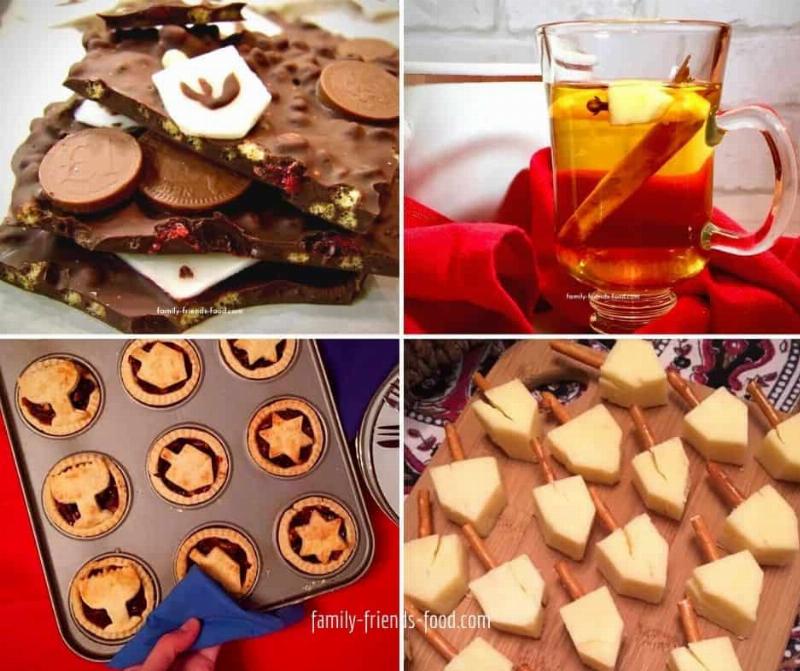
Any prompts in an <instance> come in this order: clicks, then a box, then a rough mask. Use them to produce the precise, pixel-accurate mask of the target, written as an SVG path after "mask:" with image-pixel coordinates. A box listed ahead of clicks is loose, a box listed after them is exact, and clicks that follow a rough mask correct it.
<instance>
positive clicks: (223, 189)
mask: <svg viewBox="0 0 800 671" xmlns="http://www.w3.org/2000/svg"><path fill="white" fill-rule="evenodd" d="M139 143H140V145H141V147H142V151H143V152H144V170H143V172H142V179H141V182H140V184H139V190H140V191H141V192H142V193H143V194H144V195H145V196H147V197H148V198H149V199H150V200H152V201H153V202H155V203H156V205H159V206H161V207H163V208H166V209H168V210H175V211H178V212H198V211H202V210H210V209H213V208H217V207H220V206H222V205H225V204H226V203H230V202H231V201H233V200H236V199H237V198H238V197H239V196H241V195H242V194H243V193H244V192H245V191H246V190H247V187H248V186H250V180H249V179H247V178H246V177H242V176H241V175H237V174H236V173H234V172H231V171H230V170H225V169H224V168H218V167H217V166H216V165H214V164H213V163H210V162H209V161H206V160H205V159H203V158H201V157H199V156H198V155H197V154H195V153H194V152H191V151H189V150H188V149H183V148H182V147H179V146H178V145H176V144H174V143H172V142H169V141H168V140H164V139H162V138H160V137H159V136H158V135H156V134H155V133H153V132H152V131H148V132H147V133H145V134H144V135H142V137H140V138H139Z"/></svg>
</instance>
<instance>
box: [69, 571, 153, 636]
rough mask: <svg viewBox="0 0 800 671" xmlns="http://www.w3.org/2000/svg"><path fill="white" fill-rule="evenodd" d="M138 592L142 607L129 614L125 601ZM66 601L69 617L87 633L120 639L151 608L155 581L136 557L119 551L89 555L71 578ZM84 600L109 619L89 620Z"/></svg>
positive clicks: (141, 621) (135, 628) (131, 632)
mask: <svg viewBox="0 0 800 671" xmlns="http://www.w3.org/2000/svg"><path fill="white" fill-rule="evenodd" d="M140 593H141V594H142V597H141V598H143V604H144V605H143V608H142V610H141V612H140V613H138V612H137V613H136V614H131V613H130V610H129V608H128V605H127V604H128V603H129V602H130V601H131V600H132V599H134V598H135V597H138V596H139V594H140ZM69 603H70V611H71V613H72V617H73V619H74V620H75V622H77V623H78V625H79V626H80V627H81V628H82V629H83V630H85V631H86V632H87V633H89V634H91V635H92V636H95V637H97V638H99V639H102V640H105V641H121V640H123V639H126V638H130V637H131V636H133V635H134V634H135V633H136V632H137V631H138V630H139V629H140V628H141V626H142V625H143V624H144V622H145V620H146V619H147V617H148V616H149V615H150V613H151V612H152V611H153V609H154V608H155V606H156V588H155V583H154V581H153V578H152V577H151V575H150V572H149V571H148V570H147V569H146V568H145V566H144V564H143V563H141V562H140V561H138V560H134V559H131V558H129V557H124V556H122V555H112V556H107V557H102V558H100V559H92V560H90V561H88V562H86V564H84V565H83V566H82V567H81V569H80V570H79V571H78V573H77V574H76V575H75V577H74V578H73V579H72V583H71V584H70V588H69ZM84 604H85V605H86V606H88V607H89V608H91V609H93V610H105V611H106V614H107V616H108V619H109V620H110V623H109V624H108V625H106V626H104V627H101V626H99V625H98V624H97V623H95V622H92V621H91V620H90V619H89V618H88V617H87V614H86V611H85V610H84V607H83V606H84Z"/></svg>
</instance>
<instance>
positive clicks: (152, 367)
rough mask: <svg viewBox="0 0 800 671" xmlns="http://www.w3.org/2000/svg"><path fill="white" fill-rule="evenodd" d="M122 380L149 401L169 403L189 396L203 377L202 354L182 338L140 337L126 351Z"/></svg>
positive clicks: (141, 397)
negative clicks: (147, 338) (201, 367)
mask: <svg viewBox="0 0 800 671" xmlns="http://www.w3.org/2000/svg"><path fill="white" fill-rule="evenodd" d="M121 372H122V382H123V384H124V385H125V389H127V391H128V393H130V394H131V395H132V396H133V397H134V398H135V399H137V400H139V401H141V402H142V403H146V404H147V405H155V406H165V405H172V404H174V403H178V402H179V401H182V400H183V399H184V398H186V397H187V396H189V395H190V394H191V393H192V391H194V389H195V388H196V386H197V383H198V382H199V379H200V356H199V354H198V353H197V350H196V349H195V348H194V346H193V345H191V344H190V343H188V342H186V341H181V340H150V341H146V340H137V341H136V342H134V343H131V344H130V345H128V347H127V348H126V349H125V352H124V354H123V361H122V371H121Z"/></svg>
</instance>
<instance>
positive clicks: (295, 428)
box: [258, 412, 314, 464]
mask: <svg viewBox="0 0 800 671" xmlns="http://www.w3.org/2000/svg"><path fill="white" fill-rule="evenodd" d="M258 435H259V436H260V437H261V439H262V440H264V441H265V442H266V443H267V444H268V445H269V458H270V459H274V458H275V457H279V456H281V455H286V456H287V457H289V459H291V460H292V461H293V462H294V463H296V464H299V463H300V451H301V450H302V449H303V448H304V447H307V446H308V445H313V444H314V439H313V438H311V437H310V436H307V435H306V434H305V432H304V431H303V417H302V416H300V417H292V419H284V418H283V417H281V416H280V415H279V414H278V413H277V412H276V413H274V414H273V415H272V426H271V427H269V428H268V429H262V430H261V431H259V432H258Z"/></svg>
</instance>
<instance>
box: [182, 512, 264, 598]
mask: <svg viewBox="0 0 800 671" xmlns="http://www.w3.org/2000/svg"><path fill="white" fill-rule="evenodd" d="M219 540H222V541H223V542H224V543H225V544H233V545H235V546H238V548H240V550H241V553H242V555H241V559H243V560H244V561H245V562H246V563H247V566H246V567H242V566H241V565H240V564H239V563H237V561H236V558H234V557H232V556H231V555H230V554H228V552H226V551H225V549H223V548H220V547H219V546H213V547H212V548H211V550H210V551H209V552H207V553H205V554H204V553H203V552H201V551H200V550H199V549H198V546H199V545H201V543H202V542H203V541H211V542H212V545H213V542H214V541H219ZM192 563H194V564H197V565H198V566H199V567H200V569H201V570H202V571H203V572H204V573H205V574H206V575H208V576H209V577H210V578H212V579H214V580H216V581H217V582H218V583H219V584H220V586H221V587H222V588H223V589H224V590H225V591H227V592H228V593H229V594H230V595H231V596H233V597H235V598H237V599H240V598H243V597H245V596H247V595H248V594H250V592H251V591H252V590H253V587H255V584H256V581H257V580H258V575H259V572H260V570H261V562H260V560H259V556H258V552H256V547H255V543H253V541H252V540H250V538H248V537H247V536H245V535H244V534H243V533H241V532H239V531H236V530H235V529H232V528H231V527H222V526H213V527H206V528H204V529H200V530H199V531H195V532H194V533H193V534H191V535H190V536H189V537H187V538H186V540H184V541H183V542H182V543H181V545H180V547H179V548H178V554H177V555H176V557H175V577H176V578H177V579H178V580H183V578H184V577H185V576H186V574H187V573H188V572H189V568H190V566H191V565H192ZM242 568H244V571H245V574H244V579H242V578H241V569H242Z"/></svg>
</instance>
